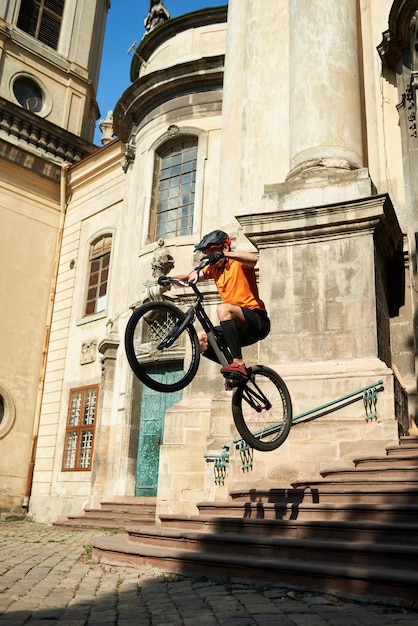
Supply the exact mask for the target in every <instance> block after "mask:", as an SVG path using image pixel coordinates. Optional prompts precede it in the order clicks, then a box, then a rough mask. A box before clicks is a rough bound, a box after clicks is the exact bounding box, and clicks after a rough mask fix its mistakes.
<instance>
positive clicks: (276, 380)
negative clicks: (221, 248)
mask: <svg viewBox="0 0 418 626" xmlns="http://www.w3.org/2000/svg"><path fill="white" fill-rule="evenodd" d="M208 264H209V261H208V260H207V259H204V260H203V261H202V262H201V263H200V264H199V265H198V266H197V267H196V268H195V272H196V276H195V278H194V280H193V281H191V282H186V281H183V280H180V279H178V278H174V277H170V276H160V278H159V279H158V283H159V284H160V285H164V286H167V285H171V284H177V285H179V286H182V287H187V288H191V289H192V290H193V292H194V296H195V299H194V302H193V303H192V304H191V306H190V307H189V308H188V309H187V311H186V312H184V311H182V310H181V309H180V308H179V307H177V306H176V305H174V304H173V303H172V302H170V301H168V300H157V301H150V302H146V303H145V304H142V305H140V306H139V307H138V308H136V309H135V310H134V311H133V313H132V316H131V317H130V319H129V321H128V324H127V327H126V331H125V351H126V356H127V359H128V362H129V365H130V366H131V368H132V370H133V372H134V374H135V375H136V376H137V377H138V378H139V379H140V380H141V381H142V382H143V383H144V384H145V385H147V386H148V387H151V389H154V390H155V391H160V392H163V393H169V392H173V391H179V390H180V389H184V387H186V386H187V385H189V384H190V383H191V381H192V380H193V378H194V377H195V375H196V373H197V370H198V367H199V361H200V351H199V340H198V336H197V332H196V329H195V327H194V321H195V319H197V320H198V321H199V322H200V324H201V326H202V329H203V330H204V331H205V333H206V335H207V338H208V342H209V344H210V345H211V346H212V348H213V350H214V352H215V354H216V357H217V359H218V360H219V363H220V364H221V365H226V364H227V363H231V362H232V360H233V359H232V356H231V353H230V350H229V348H228V346H227V345H226V343H225V341H224V338H223V336H221V335H220V334H219V333H218V332H217V330H216V328H215V327H214V325H213V324H212V322H211V320H210V319H209V317H208V315H207V313H206V312H205V310H204V308H203V298H204V296H203V294H202V293H201V291H200V290H199V288H198V287H197V282H198V280H199V276H200V272H201V271H202V270H203V268H204V267H206V265H208ZM179 362H180V363H181V364H182V366H181V368H179V369H177V370H176V369H174V371H171V374H170V376H171V378H170V380H169V381H163V380H161V374H159V373H158V370H157V369H156V367H155V366H156V365H158V364H163V365H169V364H172V365H173V364H178V363H179ZM171 369H173V368H171ZM247 371H248V374H249V376H248V379H243V380H242V381H237V380H232V379H230V378H226V379H225V380H226V388H227V389H230V390H232V391H233V395H232V415H233V419H234V422H235V426H236V428H237V430H238V432H239V434H240V435H241V437H242V438H243V439H244V441H246V443H247V444H248V445H249V446H251V447H252V448H255V449H256V450H261V451H264V452H267V451H270V450H275V449H276V448H278V447H279V446H280V445H282V444H283V443H284V441H285V440H286V438H287V436H288V434H289V431H290V427H291V424H292V403H291V399H290V394H289V391H288V389H287V387H286V385H285V383H284V381H283V380H282V378H281V377H280V376H279V375H278V374H277V373H276V372H275V371H274V370H272V369H270V368H269V367H266V366H264V365H253V366H252V367H247Z"/></svg>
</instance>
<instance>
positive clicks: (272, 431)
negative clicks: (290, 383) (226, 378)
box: [232, 365, 293, 452]
mask: <svg viewBox="0 0 418 626" xmlns="http://www.w3.org/2000/svg"><path fill="white" fill-rule="evenodd" d="M257 388H258V389H259V390H261V391H262V393H264V394H265V396H266V398H267V399H268V401H269V402H270V403H271V408H267V409H266V407H265V406H264V405H263V401H264V398H263V399H262V400H261V401H259V400H258V399H257V398H256V396H257V395H260V394H259V391H258V390H257ZM248 399H252V400H253V401H254V402H255V403H256V404H257V407H258V409H259V410H256V409H255V408H253V407H251V406H250V404H249V402H248ZM232 415H233V418H234V422H235V426H236V427H237V430H238V432H239V434H240V435H241V437H242V438H243V439H244V441H246V443H247V444H248V445H249V446H251V447H252V448H255V449H256V450H261V451H262V452H270V451H271V450H276V448H278V447H279V446H281V445H282V444H283V443H284V441H285V440H286V438H287V436H288V434H289V431H290V427H291V425H292V417H293V412H292V402H291V399H290V394H289V391H288V389H287V387H286V384H285V383H284V381H283V380H282V378H281V377H280V376H279V375H278V374H277V373H276V372H275V371H274V370H272V369H270V368H269V367H265V366H263V365H255V366H254V367H252V368H250V378H249V380H248V381H246V382H245V383H244V384H242V385H239V386H238V387H237V388H236V390H235V391H234V394H233V396H232Z"/></svg>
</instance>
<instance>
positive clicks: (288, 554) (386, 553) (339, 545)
mask: <svg viewBox="0 0 418 626" xmlns="http://www.w3.org/2000/svg"><path fill="white" fill-rule="evenodd" d="M127 530H128V533H129V541H130V542H132V543H140V544H144V545H146V546H148V547H151V546H158V547H162V548H164V549H166V550H169V549H176V550H178V549H180V548H181V546H182V545H183V547H185V548H186V549H187V550H188V551H190V550H191V551H194V552H199V551H203V552H219V553H220V554H224V555H225V554H245V555H246V556H251V555H252V556H253V557H254V558H255V559H258V558H273V559H292V558H295V559H300V560H307V561H320V562H325V561H327V562H332V563H334V562H337V563H340V562H349V563H350V565H358V566H360V565H368V564H369V563H373V565H374V566H379V567H388V568H391V569H394V570H396V569H410V568H412V569H413V568H414V567H416V563H417V559H418V545H402V544H400V543H397V544H392V543H385V542H378V543H377V542H375V541H360V540H359V539H358V538H355V539H354V537H353V536H351V540H350V541H345V540H344V539H343V540H341V539H335V538H334V539H332V538H328V537H323V538H318V537H317V536H315V538H310V537H308V538H307V537H300V536H293V537H284V536H281V535H277V534H271V535H269V536H265V535H260V534H257V535H255V534H254V535H245V536H244V535H243V534H241V533H233V532H229V533H228V534H226V533H224V532H212V533H206V532H199V531H198V530H191V529H189V530H188V529H185V528H171V529H168V528H155V527H145V526H138V527H134V526H132V527H128V528H127ZM222 530H223V529H222ZM377 532H378V530H377ZM409 536H410V534H409ZM249 539H250V541H249Z"/></svg>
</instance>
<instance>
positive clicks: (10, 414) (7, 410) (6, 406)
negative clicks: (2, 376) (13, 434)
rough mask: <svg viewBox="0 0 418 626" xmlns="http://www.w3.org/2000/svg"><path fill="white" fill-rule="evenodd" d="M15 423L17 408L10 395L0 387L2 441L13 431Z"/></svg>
mask: <svg viewBox="0 0 418 626" xmlns="http://www.w3.org/2000/svg"><path fill="white" fill-rule="evenodd" d="M14 421H15V406H14V403H13V400H12V397H11V395H10V393H9V392H8V391H7V389H5V388H4V387H2V385H0V439H1V438H2V437H5V435H7V433H8V432H9V431H10V430H11V428H12V426H13V424H14Z"/></svg>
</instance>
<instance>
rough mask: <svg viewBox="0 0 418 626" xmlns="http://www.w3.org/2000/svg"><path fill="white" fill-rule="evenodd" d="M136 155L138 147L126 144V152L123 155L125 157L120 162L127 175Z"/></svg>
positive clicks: (130, 143)
mask: <svg viewBox="0 0 418 626" xmlns="http://www.w3.org/2000/svg"><path fill="white" fill-rule="evenodd" d="M135 153H136V147H135V146H134V144H133V143H132V142H129V143H126V144H125V152H124V153H123V157H122V159H121V162H120V164H121V167H122V169H123V171H124V172H125V173H126V172H127V170H128V168H129V165H130V164H131V163H132V161H134V160H135Z"/></svg>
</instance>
